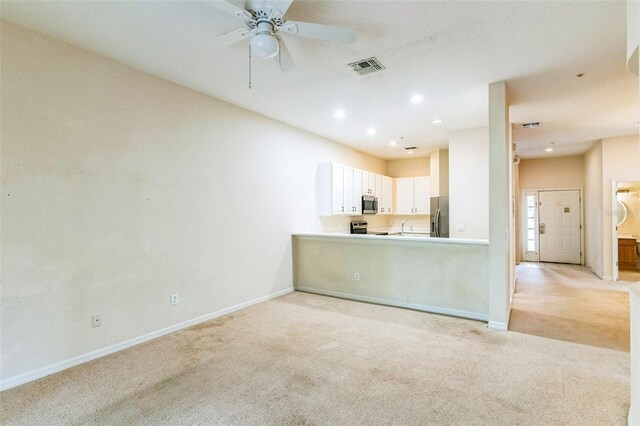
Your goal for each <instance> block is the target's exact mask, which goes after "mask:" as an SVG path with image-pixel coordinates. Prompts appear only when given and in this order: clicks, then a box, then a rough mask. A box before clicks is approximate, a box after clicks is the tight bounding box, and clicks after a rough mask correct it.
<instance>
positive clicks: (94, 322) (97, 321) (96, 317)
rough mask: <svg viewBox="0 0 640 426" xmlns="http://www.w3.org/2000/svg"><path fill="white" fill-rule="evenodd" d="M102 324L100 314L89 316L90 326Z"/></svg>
mask: <svg viewBox="0 0 640 426" xmlns="http://www.w3.org/2000/svg"><path fill="white" fill-rule="evenodd" d="M101 325H102V315H93V316H92V317H91V327H100V326H101Z"/></svg>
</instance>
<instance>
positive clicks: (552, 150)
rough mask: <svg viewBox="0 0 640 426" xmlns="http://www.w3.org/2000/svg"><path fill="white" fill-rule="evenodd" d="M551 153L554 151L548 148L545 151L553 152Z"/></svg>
mask: <svg viewBox="0 0 640 426" xmlns="http://www.w3.org/2000/svg"><path fill="white" fill-rule="evenodd" d="M551 151H553V148H546V149H545V152H551Z"/></svg>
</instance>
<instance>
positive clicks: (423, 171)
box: [386, 157, 431, 178]
mask: <svg viewBox="0 0 640 426" xmlns="http://www.w3.org/2000/svg"><path fill="white" fill-rule="evenodd" d="M386 166H387V176H389V177H393V178H397V177H413V176H429V175H430V174H431V171H430V164H429V157H421V158H408V159H406V160H389V161H387V164H386Z"/></svg>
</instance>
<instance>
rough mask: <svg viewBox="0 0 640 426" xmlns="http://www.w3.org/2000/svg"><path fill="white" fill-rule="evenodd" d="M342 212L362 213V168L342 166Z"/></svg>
mask: <svg viewBox="0 0 640 426" xmlns="http://www.w3.org/2000/svg"><path fill="white" fill-rule="evenodd" d="M343 188H344V190H343V193H344V203H343V204H344V214H347V215H361V214H362V170H358V169H352V168H351V167H345V168H344V186H343Z"/></svg>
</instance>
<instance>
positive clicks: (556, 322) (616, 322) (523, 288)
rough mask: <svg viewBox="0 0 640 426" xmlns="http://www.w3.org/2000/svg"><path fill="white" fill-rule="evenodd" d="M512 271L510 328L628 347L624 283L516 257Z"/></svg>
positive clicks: (620, 348) (584, 270) (621, 348)
mask: <svg viewBox="0 0 640 426" xmlns="http://www.w3.org/2000/svg"><path fill="white" fill-rule="evenodd" d="M516 275H517V278H518V279H517V283H516V291H515V294H514V296H513V304H512V310H511V319H510V321H509V330H510V331H516V332H520V333H525V334H532V335H536V336H542V337H548V338H551V339H557V340H564V341H569V342H574V343H582V344H586V345H592V346H599V347H603V348H609V349H615V350H618V351H626V352H628V351H629V296H628V290H627V285H626V283H615V282H611V281H602V280H600V279H599V278H598V277H597V276H595V275H594V274H593V273H592V272H591V271H590V270H589V269H588V268H586V267H584V266H579V265H564V264H553V263H522V264H520V265H518V266H517V268H516ZM621 278H622V277H621Z"/></svg>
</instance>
